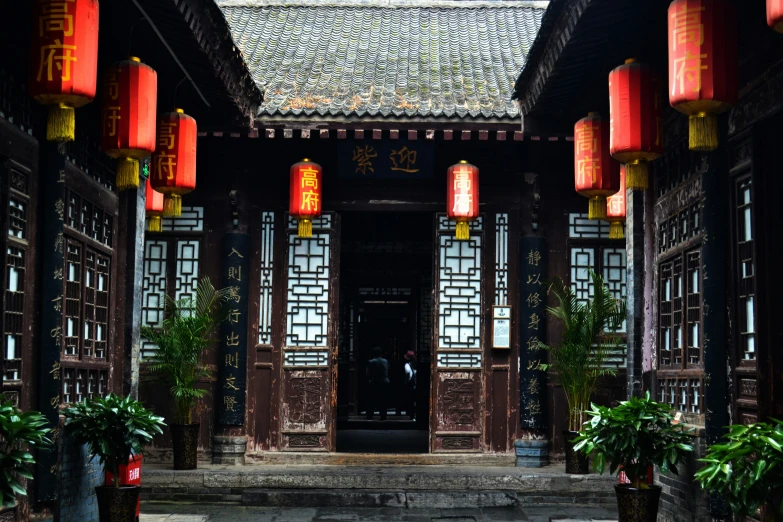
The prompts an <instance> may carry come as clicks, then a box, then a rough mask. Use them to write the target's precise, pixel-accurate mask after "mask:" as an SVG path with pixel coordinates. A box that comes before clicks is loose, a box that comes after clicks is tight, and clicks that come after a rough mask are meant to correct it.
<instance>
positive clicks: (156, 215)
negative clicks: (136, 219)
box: [145, 178, 163, 232]
mask: <svg viewBox="0 0 783 522" xmlns="http://www.w3.org/2000/svg"><path fill="white" fill-rule="evenodd" d="M146 185H147V191H146V195H147V198H146V201H145V209H146V211H147V217H148V218H149V224H148V226H147V230H149V231H150V232H162V231H163V223H162V220H161V216H162V215H163V194H161V193H160V192H158V191H157V190H154V189H153V188H152V183H151V182H150V178H147V183H146Z"/></svg>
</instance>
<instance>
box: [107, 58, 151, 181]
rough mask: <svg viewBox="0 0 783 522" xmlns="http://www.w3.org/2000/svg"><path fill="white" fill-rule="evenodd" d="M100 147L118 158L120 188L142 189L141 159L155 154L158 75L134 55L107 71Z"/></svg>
mask: <svg viewBox="0 0 783 522" xmlns="http://www.w3.org/2000/svg"><path fill="white" fill-rule="evenodd" d="M102 96H103V100H102V109H103V110H102V120H103V121H102V125H103V131H102V133H101V146H102V148H103V151H104V152H105V153H106V154H107V155H109V156H110V157H112V158H115V159H117V189H118V190H127V189H131V188H137V187H138V186H139V160H142V159H144V158H146V157H147V156H149V155H150V154H152V153H153V152H155V118H156V111H157V108H158V74H157V73H156V72H155V70H154V69H153V68H152V67H150V66H149V65H145V64H143V63H141V60H139V59H138V58H136V57H135V56H131V57H130V58H129V59H128V60H125V61H122V62H118V63H115V64H113V65H112V66H111V67H109V68H108V70H107V71H106V75H105V79H104V85H103V91H102Z"/></svg>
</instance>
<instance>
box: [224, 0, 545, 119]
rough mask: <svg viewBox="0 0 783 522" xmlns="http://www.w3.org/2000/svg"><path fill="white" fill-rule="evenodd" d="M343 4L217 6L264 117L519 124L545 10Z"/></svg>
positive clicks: (236, 0)
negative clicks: (519, 94)
mask: <svg viewBox="0 0 783 522" xmlns="http://www.w3.org/2000/svg"><path fill="white" fill-rule="evenodd" d="M385 1H386V2H389V1H390V0H385ZM397 1H398V2H400V1H401V0H397ZM344 2H345V0H335V1H334V3H332V2H329V1H324V2H323V3H321V2H320V1H319V3H318V5H316V6H313V3H310V4H309V5H303V4H302V3H301V2H299V3H298V2H296V0H293V1H291V2H290V4H281V3H274V2H270V1H268V0H244V1H243V0H222V1H220V0H219V2H218V3H219V5H221V8H222V9H223V12H224V14H225V15H226V19H227V20H228V23H229V25H230V27H231V31H232V33H233V36H234V41H235V42H236V44H237V46H238V47H239V48H240V49H241V50H242V53H243V54H244V57H245V60H246V62H247V65H248V67H249V69H250V71H251V73H252V75H253V78H254V79H255V81H256V83H258V84H259V86H260V87H261V88H262V89H263V90H264V103H263V105H262V109H263V110H262V112H261V116H262V117H263V116H264V115H266V116H293V117H295V116H301V117H313V116H315V117H319V116H320V117H329V116H348V117H351V116H358V117H390V116H391V117H393V116H401V117H406V116H407V117H426V118H430V117H434V118H513V117H515V116H517V115H518V112H519V109H518V107H517V104H516V103H515V102H513V101H512V100H511V93H512V90H513V86H514V81H515V80H516V78H517V77H518V76H519V73H520V71H521V70H522V68H523V66H524V64H525V59H526V57H527V53H528V51H529V49H530V46H531V45H532V44H533V40H534V39H535V36H536V33H537V31H538V28H539V27H540V25H541V18H542V15H543V13H544V9H543V5H545V3H542V2H530V1H527V2H525V1H488V0H483V1H481V2H470V1H464V0H463V1H461V2H455V1H453V0H452V1H450V2H449V1H446V2H440V3H438V2H437V1H435V0H433V1H431V2H429V3H426V2H423V1H422V0H419V1H418V3H413V2H410V0H408V2H409V3H407V4H406V3H404V2H403V3H401V4H400V5H394V6H390V5H388V4H385V5H384V6H383V7H378V6H377V5H375V6H373V5H367V3H362V4H360V5H357V0H354V2H353V3H351V4H348V5H346V3H344ZM297 4H298V5H297ZM542 4H543V5H542Z"/></svg>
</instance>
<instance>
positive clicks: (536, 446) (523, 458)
mask: <svg viewBox="0 0 783 522" xmlns="http://www.w3.org/2000/svg"><path fill="white" fill-rule="evenodd" d="M514 451H515V452H516V454H517V467H518V468H542V467H544V466H546V465H547V464H549V441H548V440H540V439H539V440H531V439H517V440H515V441H514Z"/></svg>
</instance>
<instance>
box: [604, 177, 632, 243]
mask: <svg viewBox="0 0 783 522" xmlns="http://www.w3.org/2000/svg"><path fill="white" fill-rule="evenodd" d="M627 172H628V167H627V165H621V166H620V190H618V191H617V194H615V195H614V196H609V197H608V198H606V220H607V221H608V222H609V239H623V238H625V234H624V229H625V207H626V205H625V203H626V200H625V196H626V194H625V180H626V173H627Z"/></svg>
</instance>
